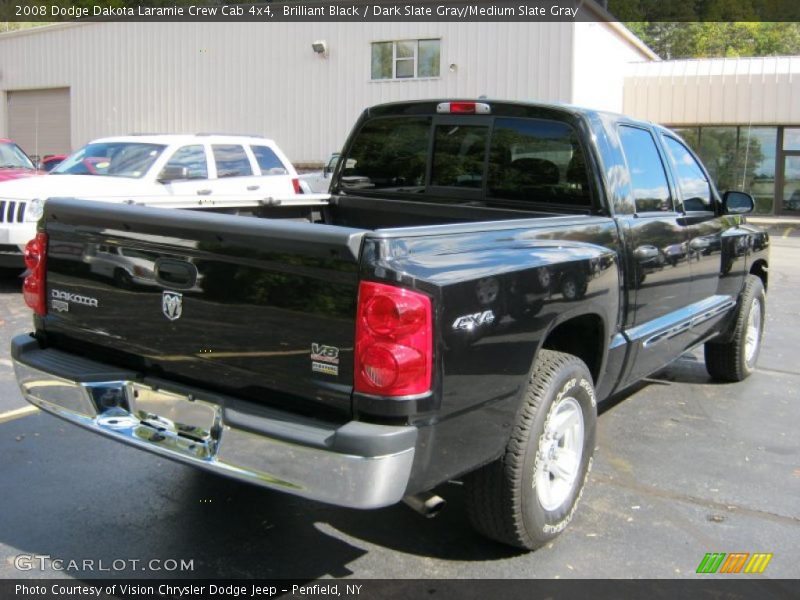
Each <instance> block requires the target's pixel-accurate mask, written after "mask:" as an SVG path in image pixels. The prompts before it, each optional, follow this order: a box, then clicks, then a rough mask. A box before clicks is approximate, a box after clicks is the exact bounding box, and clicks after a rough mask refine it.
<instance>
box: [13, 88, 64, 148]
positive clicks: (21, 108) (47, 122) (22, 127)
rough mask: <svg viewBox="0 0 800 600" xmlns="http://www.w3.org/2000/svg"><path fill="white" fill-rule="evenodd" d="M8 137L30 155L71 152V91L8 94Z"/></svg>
mask: <svg viewBox="0 0 800 600" xmlns="http://www.w3.org/2000/svg"><path fill="white" fill-rule="evenodd" d="M7 94H8V95H7V98H8V113H7V114H8V136H9V137H10V138H11V139H12V140H14V141H15V142H17V144H19V145H20V146H21V147H22V149H23V150H25V152H27V153H28V154H30V155H38V156H44V155H46V154H67V153H69V152H70V151H71V145H72V144H71V141H70V131H71V130H70V118H69V88H49V89H42V90H20V91H10V92H7Z"/></svg>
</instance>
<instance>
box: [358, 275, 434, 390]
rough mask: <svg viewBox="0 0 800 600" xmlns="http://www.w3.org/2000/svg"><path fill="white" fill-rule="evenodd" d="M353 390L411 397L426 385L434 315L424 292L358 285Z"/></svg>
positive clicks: (386, 286) (430, 360)
mask: <svg viewBox="0 0 800 600" xmlns="http://www.w3.org/2000/svg"><path fill="white" fill-rule="evenodd" d="M357 313H358V314H357V319H356V344H355V381H354V385H355V391H356V392H361V393H363V394H373V395H379V396H410V395H413V394H422V393H425V392H428V391H430V389H431V374H432V371H433V316H432V311H431V300H430V298H429V297H428V296H426V295H425V294H421V293H419V292H414V291H411V290H407V289H405V288H399V287H394V286H391V285H386V284H383V283H374V282H371V281H362V282H361V285H360V286H359V289H358V311H357Z"/></svg>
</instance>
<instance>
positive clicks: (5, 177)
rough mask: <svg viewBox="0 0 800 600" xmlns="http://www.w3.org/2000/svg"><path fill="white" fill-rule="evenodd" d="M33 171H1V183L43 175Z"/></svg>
mask: <svg viewBox="0 0 800 600" xmlns="http://www.w3.org/2000/svg"><path fill="white" fill-rule="evenodd" d="M42 174H43V173H39V172H38V171H34V170H33V169H21V168H20V169H0V181H11V180H12V179H19V178H20V177H30V176H32V175H42Z"/></svg>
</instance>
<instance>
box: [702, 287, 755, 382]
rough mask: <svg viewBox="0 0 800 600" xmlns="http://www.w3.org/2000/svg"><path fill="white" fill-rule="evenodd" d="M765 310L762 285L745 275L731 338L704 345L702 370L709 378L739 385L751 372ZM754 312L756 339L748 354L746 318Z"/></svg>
mask: <svg viewBox="0 0 800 600" xmlns="http://www.w3.org/2000/svg"><path fill="white" fill-rule="evenodd" d="M766 306H767V305H766V295H765V294H764V284H762V283H761V279H760V278H759V277H757V276H755V275H748V276H747V278H746V279H745V283H744V290H742V294H741V296H740V297H739V305H738V307H737V309H736V320H735V321H734V325H733V335H731V336H730V338H729V339H728V340H727V341H725V342H714V341H711V342H706V345H705V348H704V350H705V357H706V370H707V371H708V374H709V375H711V377H713V378H714V379H718V380H720V381H742V380H743V379H746V378H747V377H749V376H750V374H751V373H752V372H753V371H754V370H755V368H756V362H757V361H758V355H759V353H760V351H761V339H762V337H763V335H764V317H765V315H766ZM754 310H758V314H757V315H755V316H754V318H755V319H756V320H757V323H756V324H755V327H754V328H755V331H756V332H757V336H756V340H755V349H754V350H753V351H751V352H750V353H749V354H748V330H749V329H750V325H751V324H753V323H752V321H751V319H750V316H751V314H752V313H753V311H754ZM751 333H752V332H751Z"/></svg>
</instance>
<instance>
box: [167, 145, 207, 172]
mask: <svg viewBox="0 0 800 600" xmlns="http://www.w3.org/2000/svg"><path fill="white" fill-rule="evenodd" d="M183 167H185V168H186V169H187V170H188V175H187V179H206V178H207V177H208V162H207V161H206V150H205V148H204V147H203V146H202V145H196V146H183V147H182V148H178V149H177V150H176V151H175V154H173V155H172V158H170V159H169V160H168V161H167V164H166V165H164V169H165V170H166V169H172V168H175V169H180V168H183Z"/></svg>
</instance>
